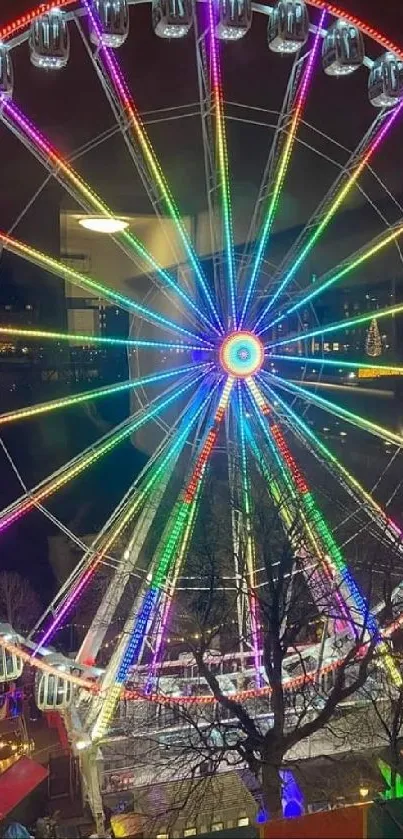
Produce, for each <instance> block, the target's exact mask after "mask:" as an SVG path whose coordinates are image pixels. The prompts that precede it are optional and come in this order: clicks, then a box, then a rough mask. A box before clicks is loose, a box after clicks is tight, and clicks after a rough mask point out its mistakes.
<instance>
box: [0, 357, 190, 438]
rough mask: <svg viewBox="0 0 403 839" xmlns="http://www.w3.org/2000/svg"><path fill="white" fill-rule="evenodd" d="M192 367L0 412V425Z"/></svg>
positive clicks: (138, 384) (109, 393) (156, 381)
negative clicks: (4, 412)
mask: <svg viewBox="0 0 403 839" xmlns="http://www.w3.org/2000/svg"><path fill="white" fill-rule="evenodd" d="M191 369H194V366H193V365H189V366H186V367H177V368H174V369H173V370H167V371H165V372H164V373H157V374H155V375H152V376H144V377H143V378H142V379H129V380H128V381H127V382H121V383H120V384H116V385H107V386H106V387H98V388H95V389H94V390H88V391H87V392H86V393H79V394H77V395H76V396H65V397H63V398H62V399H52V400H51V401H50V402H42V404H40V405H34V406H33V407H32V408H19V409H18V410H17V411H8V413H6V414H0V425H5V424H7V423H10V422H19V421H20V420H23V419H30V418H31V417H36V416H38V414H47V413H49V411H56V410H58V409H59V408H72V407H74V406H75V405H80V404H81V403H83V402H88V400H91V401H92V400H94V399H101V398H102V397H104V396H111V395H114V394H116V393H123V392H124V391H126V390H135V389H136V388H138V387H144V385H150V384H159V383H160V382H163V381H164V380H165V379H171V378H172V377H173V376H179V375H182V374H183V373H187V372H189V370H191Z"/></svg>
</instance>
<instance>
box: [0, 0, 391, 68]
mask: <svg viewBox="0 0 403 839" xmlns="http://www.w3.org/2000/svg"><path fill="white" fill-rule="evenodd" d="M75 2H76V0H50V2H49V3H40V4H39V6H34V7H33V8H32V9H31V10H30V11H28V12H26V13H25V15H20V16H19V17H18V18H16V19H15V20H14V21H12V22H11V23H9V24H7V25H6V26H3V28H2V29H0V40H2V41H3V40H6V39H8V38H12V37H13V35H16V34H17V33H18V32H20V31H21V30H22V29H25V28H26V27H27V26H29V24H30V23H32V21H33V20H35V18H37V17H40V15H43V14H45V12H49V11H50V9H55V8H58V9H63V8H67V7H68V6H73V5H74V4H75ZM306 2H307V3H308V5H309V6H314V7H315V8H316V9H325V10H326V11H327V12H329V14H331V15H333V16H334V17H337V18H342V19H343V20H346V21H348V23H351V24H352V25H353V26H358V27H359V29H361V32H363V33H364V35H368V37H369V38H372V39H373V40H374V41H377V43H378V44H380V45H381V46H382V47H384V49H385V50H390V51H391V52H394V53H395V55H397V56H398V57H399V58H401V59H402V60H403V48H402V47H399V46H398V44H395V43H394V41H392V40H391V39H390V38H387V37H386V35H383V34H382V32H380V31H379V29H376V28H375V27H374V26H371V25H370V24H369V23H365V21H363V20H361V19H360V18H359V17H357V16H356V15H352V14H351V13H350V12H347V11H345V10H344V9H341V8H340V7H338V6H335V4H334V3H328V2H326V0H306Z"/></svg>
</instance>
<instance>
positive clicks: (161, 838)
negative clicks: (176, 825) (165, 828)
mask: <svg viewBox="0 0 403 839" xmlns="http://www.w3.org/2000/svg"><path fill="white" fill-rule="evenodd" d="M156 839H169V836H168V834H167V833H157V836H156Z"/></svg>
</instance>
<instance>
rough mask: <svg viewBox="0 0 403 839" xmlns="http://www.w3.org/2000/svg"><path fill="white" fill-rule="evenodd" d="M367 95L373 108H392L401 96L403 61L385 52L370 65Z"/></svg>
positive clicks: (402, 89) (402, 92)
mask: <svg viewBox="0 0 403 839" xmlns="http://www.w3.org/2000/svg"><path fill="white" fill-rule="evenodd" d="M368 96H369V101H370V102H371V105H373V106H374V108H393V106H394V105H397V104H398V102H400V100H401V99H402V98H403V61H402V59H401V58H398V57H397V56H396V55H394V54H393V52H385V54H384V55H381V57H380V58H378V59H377V60H376V61H374V64H373V65H372V68H371V71H370V74H369V79H368Z"/></svg>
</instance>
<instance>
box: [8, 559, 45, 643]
mask: <svg viewBox="0 0 403 839" xmlns="http://www.w3.org/2000/svg"><path fill="white" fill-rule="evenodd" d="M40 613H41V603H40V600H39V597H38V596H37V594H36V593H35V591H34V590H33V588H32V587H31V585H30V583H29V582H28V580H26V579H25V577H21V575H20V574H16V573H15V572H13V571H2V572H1V573H0V620H1V621H3V622H5V623H9V624H11V626H12V627H13V629H15V630H16V631H17V632H21V633H24V632H27V631H28V630H30V629H31V628H32V626H34V624H35V621H36V620H37V618H38V617H39V615H40Z"/></svg>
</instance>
